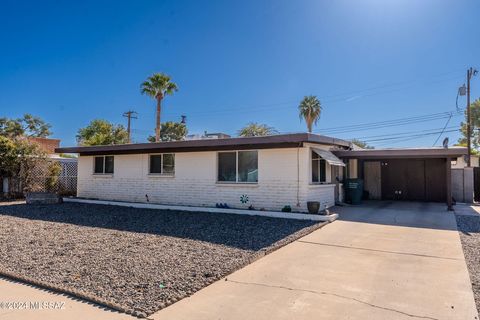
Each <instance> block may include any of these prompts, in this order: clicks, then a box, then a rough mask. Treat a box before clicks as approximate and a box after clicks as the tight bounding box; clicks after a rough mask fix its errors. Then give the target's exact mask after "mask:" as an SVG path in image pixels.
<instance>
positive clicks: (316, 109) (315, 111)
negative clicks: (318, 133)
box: [298, 96, 322, 133]
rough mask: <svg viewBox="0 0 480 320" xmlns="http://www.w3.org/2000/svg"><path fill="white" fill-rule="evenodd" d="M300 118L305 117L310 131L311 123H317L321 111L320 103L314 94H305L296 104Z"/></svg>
mask: <svg viewBox="0 0 480 320" xmlns="http://www.w3.org/2000/svg"><path fill="white" fill-rule="evenodd" d="M298 112H299V116H300V120H302V118H303V119H305V122H306V123H307V128H308V132H310V133H311V132H312V125H313V124H314V123H315V124H317V122H318V119H320V114H321V112H322V105H321V104H320V100H318V98H317V97H316V96H306V97H304V98H303V100H302V101H301V102H300V105H299V106H298Z"/></svg>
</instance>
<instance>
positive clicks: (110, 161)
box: [105, 156, 113, 173]
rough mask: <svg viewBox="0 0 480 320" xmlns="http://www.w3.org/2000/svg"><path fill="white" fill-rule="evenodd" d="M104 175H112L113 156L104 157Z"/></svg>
mask: <svg viewBox="0 0 480 320" xmlns="http://www.w3.org/2000/svg"><path fill="white" fill-rule="evenodd" d="M105 173H113V156H105Z"/></svg>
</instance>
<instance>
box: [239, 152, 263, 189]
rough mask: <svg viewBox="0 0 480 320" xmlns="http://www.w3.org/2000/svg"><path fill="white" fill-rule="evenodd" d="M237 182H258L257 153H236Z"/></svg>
mask: <svg viewBox="0 0 480 320" xmlns="http://www.w3.org/2000/svg"><path fill="white" fill-rule="evenodd" d="M238 182H258V152H257V151H239V152H238Z"/></svg>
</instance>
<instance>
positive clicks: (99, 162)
mask: <svg viewBox="0 0 480 320" xmlns="http://www.w3.org/2000/svg"><path fill="white" fill-rule="evenodd" d="M113 167H114V160H113V156H98V157H95V158H94V164H93V173H94V174H113Z"/></svg>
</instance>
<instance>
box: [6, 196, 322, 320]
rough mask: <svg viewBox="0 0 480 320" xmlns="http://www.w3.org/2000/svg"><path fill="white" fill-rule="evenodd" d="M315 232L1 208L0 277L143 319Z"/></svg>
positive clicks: (244, 221)
mask: <svg viewBox="0 0 480 320" xmlns="http://www.w3.org/2000/svg"><path fill="white" fill-rule="evenodd" d="M320 225H321V224H318V223H315V222H313V221H303V220H288V219H274V218H267V217H258V216H242V215H232V214H213V213H192V212H182V211H167V210H149V209H134V208H127V207H117V206H105V205H91V204H79V203H64V204H59V205H43V206H42V205H35V206H29V205H25V204H14V205H5V206H4V205H0V271H3V272H5V273H15V274H18V275H20V276H24V277H28V278H30V279H35V280H36V281H42V282H44V283H48V284H49V285H52V286H56V287H62V288H66V289H67V290H68V291H70V292H73V291H75V290H76V291H79V292H81V293H82V294H83V295H87V296H94V297H98V298H100V299H101V300H103V301H107V302H111V303H114V304H116V305H120V306H122V307H124V308H125V309H129V310H130V311H131V312H133V311H136V312H137V313H139V314H140V313H143V314H146V315H148V314H151V313H153V312H155V311H157V310H159V309H161V308H163V307H165V306H168V305H169V304H171V303H174V302H176V301H178V300H179V299H182V298H184V297H186V296H189V295H191V294H193V293H194V292H195V291H197V290H199V289H201V288H203V287H205V286H206V285H208V284H210V283H212V282H213V281H216V280H218V279H220V278H221V277H223V276H226V275H227V274H229V273H231V272H232V271H234V270H236V269H238V268H240V267H242V266H244V265H246V264H248V263H249V262H250V261H252V260H254V259H256V258H258V257H259V256H263V255H264V254H265V253H266V252H269V251H272V250H274V249H275V248H277V247H279V246H281V245H283V244H286V243H289V242H291V241H293V240H295V239H297V238H298V237H300V236H302V235H304V234H307V233H309V232H311V231H313V230H314V229H316V228H318V227H319V226H320Z"/></svg>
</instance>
